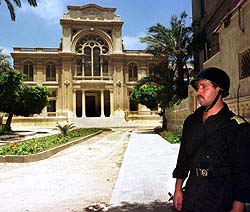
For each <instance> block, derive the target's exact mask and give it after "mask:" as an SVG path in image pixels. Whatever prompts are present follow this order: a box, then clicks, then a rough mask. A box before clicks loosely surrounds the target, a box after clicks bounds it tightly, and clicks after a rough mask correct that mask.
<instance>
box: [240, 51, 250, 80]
mask: <svg viewBox="0 0 250 212" xmlns="http://www.w3.org/2000/svg"><path fill="white" fill-rule="evenodd" d="M240 58H241V62H240V65H241V69H240V79H243V78H246V77H249V76H250V49H248V50H246V51H244V52H243V53H241V55H240Z"/></svg>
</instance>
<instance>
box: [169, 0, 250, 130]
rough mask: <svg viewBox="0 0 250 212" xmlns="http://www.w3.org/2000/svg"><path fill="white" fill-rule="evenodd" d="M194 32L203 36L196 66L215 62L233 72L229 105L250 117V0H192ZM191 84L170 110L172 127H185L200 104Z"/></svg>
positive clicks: (173, 128)
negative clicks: (178, 103) (184, 98)
mask: <svg viewBox="0 0 250 212" xmlns="http://www.w3.org/2000/svg"><path fill="white" fill-rule="evenodd" d="M192 16H193V29H194V34H195V35H196V36H197V38H199V40H200V46H201V48H200V50H199V52H197V54H195V56H194V61H195V66H194V70H195V72H196V73H197V72H198V71H199V70H200V69H202V68H205V67H208V66H215V67H218V68H222V69H224V70H225V71H226V72H227V73H228V75H229V76H230V80H231V86H230V91H229V92H230V95H229V96H228V97H227V98H226V99H225V101H226V102H227V103H228V105H229V107H230V108H231V109H232V110H233V111H234V112H235V113H236V114H239V115H241V116H243V117H245V118H246V119H247V120H249V121H250V22H249V20H250V0H232V1H226V0H192ZM198 106H199V105H198V103H197V100H196V98H195V92H194V90H193V89H192V88H191V87H190V90H189V98H188V99H187V100H186V101H184V102H183V103H182V104H181V105H178V106H175V107H174V108H172V109H171V110H169V111H168V113H167V118H168V121H169V126H170V128H171V129H172V130H175V129H178V128H180V127H182V124H183V121H184V119H185V118H186V116H187V115H188V114H190V113H191V112H192V111H194V110H195V109H196V108H197V107H198Z"/></svg>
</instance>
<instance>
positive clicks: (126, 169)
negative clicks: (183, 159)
mask: <svg viewBox="0 0 250 212" xmlns="http://www.w3.org/2000/svg"><path fill="white" fill-rule="evenodd" d="M178 149H179V145H178V144H169V143H168V142H166V141H165V140H164V139H163V138H162V137H161V136H159V135H158V134H156V133H154V132H153V130H144V131H134V132H132V134H131V137H130V140H129V143H128V147H127V150H126V152H125V156H124V159H123V162H122V166H121V169H120V172H119V175H118V179H117V181H116V185H115V188H114V191H113V194H112V198H111V200H110V203H111V205H112V206H117V205H120V204H122V203H123V202H127V203H129V204H133V203H143V204H148V203H152V202H154V201H158V202H167V201H168V199H169V195H168V192H171V193H173V191H174V183H175V180H174V179H173V178H172V172H173V169H174V167H175V164H176V159H177V155H178Z"/></svg>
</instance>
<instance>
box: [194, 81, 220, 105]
mask: <svg viewBox="0 0 250 212" xmlns="http://www.w3.org/2000/svg"><path fill="white" fill-rule="evenodd" d="M196 86H197V90H196V92H197V99H198V101H199V103H200V105H201V106H204V107H208V106H209V105H211V104H212V102H213V100H214V99H215V97H216V96H217V94H218V92H219V90H220V88H219V87H216V88H215V87H214V86H213V84H212V83H211V82H210V81H208V80H199V81H198V82H197V84H196Z"/></svg>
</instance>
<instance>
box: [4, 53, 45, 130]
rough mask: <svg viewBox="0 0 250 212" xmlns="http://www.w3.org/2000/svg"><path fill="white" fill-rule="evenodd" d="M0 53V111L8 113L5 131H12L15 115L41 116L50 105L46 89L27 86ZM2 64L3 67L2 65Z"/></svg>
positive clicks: (20, 75)
mask: <svg viewBox="0 0 250 212" xmlns="http://www.w3.org/2000/svg"><path fill="white" fill-rule="evenodd" d="M6 58H7V57H6V56H5V55H3V54H1V52H0V91H1V92H0V111H1V112H5V113H8V118H7V121H6V124H5V130H7V131H10V130H11V121H12V118H13V115H21V116H28V115H31V114H39V113H41V111H42V109H43V108H44V107H45V106H46V105H48V95H49V91H48V89H47V88H46V87H40V86H27V85H26V84H24V83H23V75H22V74H20V73H17V72H15V70H14V69H12V68H11V67H10V64H9V63H8V62H6V61H5V60H6ZM1 64H2V65H1Z"/></svg>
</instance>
